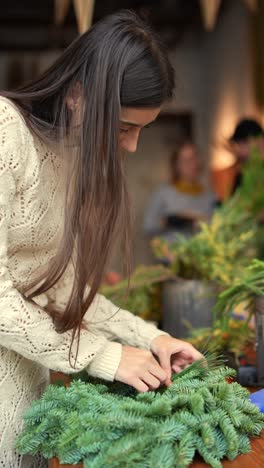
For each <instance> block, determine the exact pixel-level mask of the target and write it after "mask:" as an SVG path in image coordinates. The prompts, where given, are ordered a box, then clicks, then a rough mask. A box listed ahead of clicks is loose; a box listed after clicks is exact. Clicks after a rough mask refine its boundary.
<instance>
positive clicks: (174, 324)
mask: <svg viewBox="0 0 264 468" xmlns="http://www.w3.org/2000/svg"><path fill="white" fill-rule="evenodd" d="M216 298H217V295H216V289H215V286H214V285H212V284H211V283H209V282H208V283H206V282H203V281H197V280H181V279H177V280H169V281H165V282H164V283H163V286H162V314H163V320H162V328H163V330H165V331H166V332H168V333H170V334H171V335H173V336H175V337H177V338H186V337H187V336H188V335H189V334H190V332H189V330H188V327H187V326H186V325H185V324H184V320H186V321H188V322H189V323H190V325H191V326H192V327H193V328H200V327H210V326H211V325H212V323H213V314H212V309H213V307H214V305H215V303H216Z"/></svg>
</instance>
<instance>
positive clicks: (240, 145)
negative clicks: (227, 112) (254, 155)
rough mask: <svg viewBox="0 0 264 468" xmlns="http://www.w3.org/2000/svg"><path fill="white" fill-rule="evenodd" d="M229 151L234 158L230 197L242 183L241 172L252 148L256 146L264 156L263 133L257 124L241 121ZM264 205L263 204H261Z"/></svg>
mask: <svg viewBox="0 0 264 468" xmlns="http://www.w3.org/2000/svg"><path fill="white" fill-rule="evenodd" d="M229 143H230V147H231V151H232V153H233V154H234V156H235V158H236V162H235V169H236V175H235V179H234V183H233V186H232V189H231V195H232V194H234V193H235V191H236V190H237V189H238V188H239V187H240V185H241V182H242V177H243V175H242V170H243V166H244V165H245V163H246V162H247V161H248V159H249V157H250V152H251V150H252V147H253V146H254V145H255V146H256V145H257V147H258V148H259V151H260V153H261V154H262V155H263V156H264V131H263V128H262V127H261V125H260V124H259V122H257V121H256V120H253V119H242V120H240V121H239V122H238V124H237V125H236V127H235V130H234V133H233V135H232V136H231V138H230V140H229ZM263 204H264V202H263Z"/></svg>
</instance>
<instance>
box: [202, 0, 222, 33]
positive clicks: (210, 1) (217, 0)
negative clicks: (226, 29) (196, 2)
mask: <svg viewBox="0 0 264 468" xmlns="http://www.w3.org/2000/svg"><path fill="white" fill-rule="evenodd" d="M200 4H201V9H202V17H203V22H204V26H205V29H207V30H208V31H211V30H212V29H213V28H214V25H215V23H216V19H217V14H218V10H219V7H220V4H221V0H200Z"/></svg>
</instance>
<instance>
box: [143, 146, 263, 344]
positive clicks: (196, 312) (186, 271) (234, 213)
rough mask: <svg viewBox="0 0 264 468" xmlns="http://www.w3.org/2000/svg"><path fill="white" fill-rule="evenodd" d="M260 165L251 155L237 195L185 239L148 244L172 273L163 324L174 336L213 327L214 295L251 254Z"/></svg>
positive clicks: (259, 201)
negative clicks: (197, 230)
mask: <svg viewBox="0 0 264 468" xmlns="http://www.w3.org/2000/svg"><path fill="white" fill-rule="evenodd" d="M263 177H264V164H263V160H262V159H261V158H260V155H259V153H258V152H257V151H256V150H254V151H253V153H252V156H251V158H250V161H249V162H248V164H247V165H246V167H245V169H244V175H243V183H242V186H241V188H240V189H239V191H237V193H236V194H235V195H234V196H233V197H232V198H231V199H229V200H226V201H225V203H223V205H222V206H221V207H220V208H219V209H218V210H217V211H216V212H215V214H214V215H213V217H212V219H211V221H210V222H209V223H200V231H199V232H198V233H197V234H196V235H194V236H193V237H191V238H185V237H183V236H179V235H178V236H176V237H175V240H174V241H173V242H167V241H165V240H164V239H161V238H157V239H154V240H153V241H152V247H153V251H154V254H155V256H156V257H157V258H158V259H159V260H160V261H162V262H164V261H165V262H166V263H167V264H168V265H169V268H171V270H172V271H173V273H174V274H175V277H176V279H174V281H173V280H172V281H168V282H166V283H164V284H163V306H164V307H163V316H164V317H163V318H164V321H163V324H164V328H165V330H167V331H169V332H171V333H172V334H176V335H177V336H181V337H186V336H188V333H189V330H188V327H187V326H186V319H187V322H189V323H190V324H191V326H192V327H193V328H195V327H197V326H200V327H210V326H212V324H213V316H212V309H213V306H214V304H215V302H216V299H217V295H218V294H219V292H221V291H222V290H223V289H226V288H228V287H229V286H230V284H233V283H234V281H235V279H236V277H237V276H238V275H239V273H240V272H241V271H242V270H243V269H244V268H245V267H246V266H247V265H248V264H249V263H250V261H251V259H252V258H253V257H254V256H255V255H256V252H257V248H256V247H257V246H256V234H257V232H259V229H260V228H259V225H258V224H257V222H256V220H257V216H258V214H259V213H260V212H261V211H263V200H264V184H263Z"/></svg>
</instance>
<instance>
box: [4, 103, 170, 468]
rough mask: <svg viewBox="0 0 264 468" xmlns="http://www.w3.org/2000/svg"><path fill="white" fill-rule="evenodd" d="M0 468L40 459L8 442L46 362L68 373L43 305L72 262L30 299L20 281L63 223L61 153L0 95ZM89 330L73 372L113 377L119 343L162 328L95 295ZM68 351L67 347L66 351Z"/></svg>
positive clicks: (66, 339) (66, 342)
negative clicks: (24, 454) (53, 283)
mask: <svg viewBox="0 0 264 468" xmlns="http://www.w3.org/2000/svg"><path fill="white" fill-rule="evenodd" d="M0 145H1V151H0V345H1V346H0V437H1V439H0V467H1V468H20V467H23V468H33V467H34V468H40V467H42V466H45V462H44V461H43V460H41V459H37V458H34V459H31V458H30V457H21V456H19V455H18V454H17V453H16V451H15V448H14V443H15V438H16V436H17V434H19V432H20V431H21V428H22V422H21V415H22V414H23V412H24V411H25V409H26V408H27V407H28V406H30V404H31V402H32V400H33V399H35V398H38V397H39V396H40V395H41V393H42V392H43V389H44V388H45V386H46V385H47V384H48V382H49V369H53V370H55V371H61V372H65V373H67V372H68V373H72V372H73V369H72V368H71V367H70V365H69V361H68V352H69V346H70V341H71V333H70V332H66V333H63V334H58V333H57V332H56V331H55V329H54V326H53V323H52V320H51V318H50V317H49V315H48V314H47V313H46V312H45V310H44V307H45V305H46V304H47V302H48V301H49V300H52V301H55V303H56V305H57V307H60V308H61V309H63V307H64V305H65V303H66V302H67V297H68V295H69V292H70V289H71V278H72V275H71V269H70V268H69V269H68V272H67V274H65V275H64V278H62V280H61V281H60V282H59V284H57V285H56V287H54V288H53V289H52V290H51V291H49V293H48V294H46V295H42V297H39V298H37V301H36V302H37V304H38V305H37V304H36V305H34V304H31V303H28V302H26V301H25V299H24V297H23V295H22V293H23V291H24V288H25V287H26V286H27V285H28V284H29V283H30V282H31V281H32V279H34V278H36V275H38V274H39V272H40V271H41V268H43V267H45V266H46V265H47V263H48V262H49V260H50V259H51V258H52V256H53V255H54V254H55V252H56V249H57V247H58V242H59V239H60V235H61V233H62V226H63V204H64V193H65V192H64V191H65V179H64V177H63V160H62V158H60V156H58V155H56V154H54V153H53V152H52V151H51V150H50V149H49V148H47V147H45V145H44V144H43V143H42V142H40V141H39V140H38V139H37V138H35V137H33V136H32V134H31V133H30V132H29V130H28V128H27V126H26V124H25V122H24V120H23V118H22V117H21V115H20V114H19V113H18V111H17V109H16V108H15V106H14V105H13V104H12V103H11V102H10V101H9V100H7V99H4V98H0ZM86 320H87V323H88V324H89V331H85V330H83V331H82V332H81V340H80V349H79V353H78V359H77V362H76V369H75V371H76V372H78V371H80V370H83V369H86V370H87V372H88V373H89V374H91V375H93V376H97V377H101V378H103V379H107V380H113V379H114V376H115V373H116V371H117V368H118V365H119V362H120V358H121V352H122V345H121V343H122V344H129V345H132V346H136V347H140V348H149V347H150V343H151V341H152V340H153V339H154V338H155V337H156V336H158V335H160V334H162V332H161V331H160V330H157V329H156V328H155V327H154V326H152V325H150V324H147V323H145V322H144V321H143V320H141V319H140V318H137V317H135V316H134V315H132V314H130V313H129V312H127V311H124V310H119V311H117V307H115V306H114V305H113V304H112V303H111V302H109V301H108V300H106V299H105V298H104V297H102V296H100V295H98V296H97V297H96V299H95V301H94V303H93V304H92V306H91V307H90V309H89V310H88V311H87V314H86ZM73 351H74V350H73Z"/></svg>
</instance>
